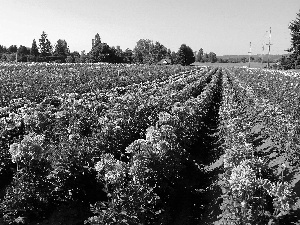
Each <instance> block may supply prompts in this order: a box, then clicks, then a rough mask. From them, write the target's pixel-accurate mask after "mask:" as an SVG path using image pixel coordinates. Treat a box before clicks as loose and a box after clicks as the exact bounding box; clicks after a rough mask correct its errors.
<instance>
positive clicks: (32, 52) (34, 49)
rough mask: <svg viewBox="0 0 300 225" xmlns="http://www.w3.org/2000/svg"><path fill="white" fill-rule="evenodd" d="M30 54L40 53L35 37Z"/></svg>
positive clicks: (36, 54)
mask: <svg viewBox="0 0 300 225" xmlns="http://www.w3.org/2000/svg"><path fill="white" fill-rule="evenodd" d="M30 55H32V56H34V57H37V56H38V55H39V49H38V47H37V44H36V41H35V39H33V41H32V45H31V49H30Z"/></svg>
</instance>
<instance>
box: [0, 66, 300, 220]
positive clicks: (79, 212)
mask: <svg viewBox="0 0 300 225" xmlns="http://www.w3.org/2000/svg"><path fill="white" fill-rule="evenodd" d="M222 65H223V64H222ZM299 81H300V73H299V72H297V71H276V70H267V69H259V68H241V67H228V68H224V67H222V66H221V67H220V66H216V65H214V66H195V67H183V66H146V65H123V64H115V65H113V64H38V63H33V64H0V83H1V85H0V152H1V154H0V180H1V182H0V217H1V218H2V219H1V220H0V224H32V225H33V224H42V225H46V224H48V225H49V224H65V225H73V224H93V225H94V224H124V225H125V224H170V225H171V224H172V225H176V224H178V225H181V224H300V216H299V215H300V201H299V197H300V182H299V180H300V171H299V170H300V169H299V168H300V89H299V85H300V84H299Z"/></svg>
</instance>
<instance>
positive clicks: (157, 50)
mask: <svg viewBox="0 0 300 225" xmlns="http://www.w3.org/2000/svg"><path fill="white" fill-rule="evenodd" d="M167 54H168V49H167V48H166V47H165V46H164V45H162V44H160V43H159V42H158V41H156V42H155V45H154V46H153V48H152V54H151V55H152V58H153V62H154V63H158V62H159V61H160V60H162V59H163V58H165V57H166V56H167Z"/></svg>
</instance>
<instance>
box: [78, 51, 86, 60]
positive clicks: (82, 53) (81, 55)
mask: <svg viewBox="0 0 300 225" xmlns="http://www.w3.org/2000/svg"><path fill="white" fill-rule="evenodd" d="M87 60H88V56H87V55H86V54H85V51H84V50H83V51H81V54H80V59H79V61H80V62H81V63H85V62H87Z"/></svg>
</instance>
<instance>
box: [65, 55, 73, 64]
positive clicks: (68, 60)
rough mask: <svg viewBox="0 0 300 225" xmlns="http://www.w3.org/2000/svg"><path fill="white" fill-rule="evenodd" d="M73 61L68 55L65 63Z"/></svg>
mask: <svg viewBox="0 0 300 225" xmlns="http://www.w3.org/2000/svg"><path fill="white" fill-rule="evenodd" d="M73 62H74V60H73V58H72V56H68V57H67V58H66V63H73Z"/></svg>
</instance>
